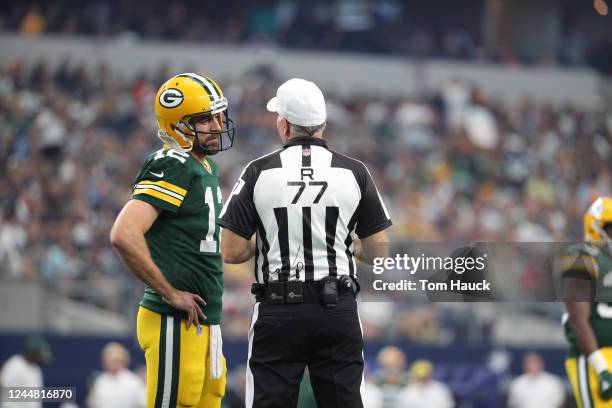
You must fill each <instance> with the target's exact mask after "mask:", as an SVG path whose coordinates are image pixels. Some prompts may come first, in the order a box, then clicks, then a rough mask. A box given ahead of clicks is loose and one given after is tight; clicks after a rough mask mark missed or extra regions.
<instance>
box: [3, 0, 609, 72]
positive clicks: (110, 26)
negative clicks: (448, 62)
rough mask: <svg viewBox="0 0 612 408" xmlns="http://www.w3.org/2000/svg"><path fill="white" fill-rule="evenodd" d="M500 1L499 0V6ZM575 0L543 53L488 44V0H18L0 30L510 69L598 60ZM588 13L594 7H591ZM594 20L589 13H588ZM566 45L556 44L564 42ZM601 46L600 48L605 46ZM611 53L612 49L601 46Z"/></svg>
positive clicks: (565, 7) (595, 40)
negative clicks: (394, 57)
mask: <svg viewBox="0 0 612 408" xmlns="http://www.w3.org/2000/svg"><path fill="white" fill-rule="evenodd" d="M498 3H499V2H498ZM581 4H583V2H581V1H569V0H568V1H565V2H561V8H560V9H559V11H558V12H557V11H555V13H557V14H558V15H559V16H558V17H559V19H560V20H561V24H560V31H561V34H560V39H559V40H560V44H559V45H558V49H550V50H547V51H546V52H545V53H543V54H541V55H537V56H536V55H534V54H533V53H531V54H530V53H525V52H517V51H516V50H512V49H510V48H508V47H504V46H497V47H491V46H490V44H488V45H487V44H485V43H486V42H485V39H484V34H483V32H484V30H483V20H484V15H485V14H486V13H487V7H494V6H491V5H487V2H486V1H485V0H478V1H469V2H463V3H462V4H461V12H460V13H454V12H452V11H450V12H449V10H454V8H455V7H456V3H455V2H452V1H448V0H437V1H434V2H431V1H426V0H413V1H411V2H403V1H399V0H369V1H368V0H364V1H353V0H335V1H324V0H317V1H309V2H299V1H291V0H264V1H262V0H249V1H237V0H228V1H225V2H223V6H222V7H220V6H219V4H217V3H214V2H197V1H195V0H189V1H178V0H177V1H172V2H164V1H160V0H154V1H147V2H146V4H145V3H144V2H142V1H134V2H122V1H116V0H100V1H95V2H87V3H86V4H82V2H79V1H75V0H62V1H54V2H31V1H28V2H19V3H18V4H15V5H14V6H13V5H11V6H10V7H7V8H4V7H1V6H0V28H2V29H5V30H12V31H21V32H22V33H25V34H28V35H40V34H49V33H52V34H60V35H75V34H78V35H89V36H95V37H99V38H110V37H119V38H124V39H126V40H129V39H130V38H132V39H134V38H147V39H163V40H183V41H197V42H199V43H202V42H205V43H214V44H223V45H237V44H241V45H249V46H278V47H282V48H290V49H296V48H298V49H310V50H325V51H333V52H344V51H349V52H350V51H358V52H369V53H378V54H396V55H411V56H418V57H427V58H431V57H435V58H452V59H463V60H472V61H474V60H480V61H499V62H503V63H508V64H521V63H527V64H546V65H554V64H564V65H584V64H587V63H588V64H600V63H603V64H604V65H606V66H607V67H608V69H609V68H610V61H609V59H606V60H604V61H601V60H600V59H601V55H602V54H603V53H604V51H605V49H606V48H605V47H609V44H607V43H606V41H607V40H605V39H604V40H601V39H600V38H599V37H598V35H589V23H588V22H585V21H584V19H583V17H584V11H585V9H584V8H583V7H581V6H580V5H581ZM587 11H590V10H587ZM591 17H592V16H591ZM561 44H562V46H561ZM602 47H603V48H602ZM607 51H609V48H608V49H607Z"/></svg>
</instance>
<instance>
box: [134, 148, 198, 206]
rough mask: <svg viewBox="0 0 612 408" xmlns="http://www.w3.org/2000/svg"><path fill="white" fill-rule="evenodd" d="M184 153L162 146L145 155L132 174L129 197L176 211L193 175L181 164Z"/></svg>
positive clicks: (183, 163) (181, 202)
mask: <svg viewBox="0 0 612 408" xmlns="http://www.w3.org/2000/svg"><path fill="white" fill-rule="evenodd" d="M187 157H189V155H188V154H187V153H183V152H178V151H176V150H174V149H162V150H158V151H157V152H155V153H153V154H152V155H151V156H149V157H148V158H147V160H146V161H145V164H144V165H143V167H142V169H141V170H140V172H139V173H138V176H137V177H136V181H135V183H134V187H133V190H132V198H133V199H136V200H142V201H145V202H147V203H149V204H151V205H153V206H155V207H157V208H160V209H162V210H167V211H170V212H176V211H178V209H179V208H180V207H181V205H182V204H183V200H184V199H185V196H186V195H187V190H189V185H190V184H191V180H192V178H193V176H194V174H193V172H192V171H191V170H190V168H189V167H188V166H187V165H185V162H186V159H187Z"/></svg>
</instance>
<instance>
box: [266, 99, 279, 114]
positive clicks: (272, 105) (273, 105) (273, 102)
mask: <svg viewBox="0 0 612 408" xmlns="http://www.w3.org/2000/svg"><path fill="white" fill-rule="evenodd" d="M266 109H268V110H269V111H270V112H277V110H278V103H277V99H276V96H275V97H273V98H272V99H270V100H269V101H268V103H267V105H266Z"/></svg>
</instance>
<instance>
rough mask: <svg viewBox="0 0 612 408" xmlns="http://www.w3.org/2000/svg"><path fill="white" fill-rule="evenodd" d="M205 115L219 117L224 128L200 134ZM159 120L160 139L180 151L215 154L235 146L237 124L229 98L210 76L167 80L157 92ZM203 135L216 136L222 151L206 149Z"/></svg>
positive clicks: (176, 77)
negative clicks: (194, 150) (197, 128)
mask: <svg viewBox="0 0 612 408" xmlns="http://www.w3.org/2000/svg"><path fill="white" fill-rule="evenodd" d="M203 116H206V117H210V116H216V117H217V120H218V123H219V126H220V129H219V130H214V131H213V130H211V131H207V132H202V131H197V130H196V127H195V123H197V121H198V119H201V118H202V117H203ZM155 117H156V119H157V123H158V125H159V132H158V137H159V138H160V139H161V140H162V141H163V142H164V143H165V144H167V145H168V146H170V147H171V148H174V149H177V150H181V151H184V152H188V151H190V150H192V149H193V148H194V146H197V147H196V148H197V151H198V152H199V153H202V154H207V155H212V154H216V153H218V152H219V151H222V150H227V149H229V148H230V147H232V145H233V143H234V131H235V130H234V123H233V121H232V120H231V119H230V118H229V115H228V103H227V98H225V96H224V95H223V92H222V91H221V88H220V87H219V85H218V84H217V83H216V82H215V81H213V80H212V79H211V78H209V77H206V76H202V75H198V74H194V73H184V74H179V75H176V76H174V77H172V78H170V79H169V80H168V81H166V82H165V83H164V84H163V85H162V86H161V87H160V88H159V90H158V91H157V96H156V100H155ZM200 134H204V135H213V136H216V137H217V138H218V143H217V146H218V148H215V149H208V148H206V146H203V145H202V144H201V142H200V140H199V138H198V135H200Z"/></svg>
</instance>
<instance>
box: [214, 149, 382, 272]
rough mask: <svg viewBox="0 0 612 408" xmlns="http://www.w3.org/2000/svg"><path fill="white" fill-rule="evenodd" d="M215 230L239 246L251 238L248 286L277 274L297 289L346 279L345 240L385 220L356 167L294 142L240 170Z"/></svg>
mask: <svg viewBox="0 0 612 408" xmlns="http://www.w3.org/2000/svg"><path fill="white" fill-rule="evenodd" d="M219 224H220V225H221V226H222V227H224V228H227V229H230V230H232V231H233V232H235V233H236V234H238V235H240V236H242V237H244V238H246V239H250V238H251V237H252V235H253V234H254V233H255V232H256V233H257V251H256V255H255V278H256V280H257V282H259V283H267V282H268V281H269V280H272V281H274V280H277V279H278V272H279V271H281V272H287V273H289V276H290V280H295V279H298V277H297V276H296V271H297V272H298V274H299V280H302V281H304V280H306V281H312V280H319V279H322V278H323V277H325V276H328V275H332V276H339V275H351V276H354V274H355V261H354V258H353V239H352V237H351V233H352V232H355V233H356V234H357V236H358V237H360V238H364V237H367V236H370V235H372V234H374V233H376V232H379V231H382V230H384V229H385V228H388V227H389V226H390V225H391V220H390V218H389V214H388V213H387V210H386V208H385V205H384V204H383V202H382V199H381V197H380V194H379V193H378V191H377V189H376V186H375V185H374V181H373V180H372V176H371V175H370V173H369V171H368V169H367V168H366V166H365V165H364V164H363V163H362V162H360V161H358V160H355V159H352V158H350V157H347V156H344V155H341V154H339V153H337V152H334V151H332V150H329V149H328V148H327V146H326V144H325V142H324V141H323V140H321V139H315V138H299V139H292V140H290V141H289V142H288V143H287V144H286V145H285V146H284V147H283V148H282V149H280V150H277V151H275V152H273V153H271V154H269V155H267V156H263V157H261V158H259V159H256V160H254V161H252V162H251V163H249V164H248V165H247V166H246V167H245V169H244V170H243V172H242V174H241V176H240V178H239V179H238V182H237V183H236V185H235V186H234V189H233V190H232V193H231V195H230V197H229V199H228V201H227V202H226V204H225V206H224V207H223V211H222V212H221V216H220V220H219Z"/></svg>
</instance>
